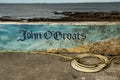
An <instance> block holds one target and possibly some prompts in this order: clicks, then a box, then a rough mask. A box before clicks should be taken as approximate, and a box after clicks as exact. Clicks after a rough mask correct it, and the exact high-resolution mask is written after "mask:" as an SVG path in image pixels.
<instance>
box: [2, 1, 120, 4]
mask: <svg viewBox="0 0 120 80" xmlns="http://www.w3.org/2000/svg"><path fill="white" fill-rule="evenodd" d="M62 3H73V4H74V3H120V2H117V1H116V2H60V3H59V2H54V3H50V2H49V3H46V2H43V3H38V2H35V3H31V2H29V3H27V2H26V3H14V2H13V3H11V2H5V3H0V4H62Z"/></svg>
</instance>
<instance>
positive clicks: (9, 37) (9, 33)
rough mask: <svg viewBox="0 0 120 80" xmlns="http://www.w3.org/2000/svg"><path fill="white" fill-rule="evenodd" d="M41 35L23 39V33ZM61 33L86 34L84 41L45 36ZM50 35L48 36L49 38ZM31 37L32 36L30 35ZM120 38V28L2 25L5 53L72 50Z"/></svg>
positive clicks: (1, 45) (1, 41) (0, 46)
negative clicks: (12, 51)
mask: <svg viewBox="0 0 120 80" xmlns="http://www.w3.org/2000/svg"><path fill="white" fill-rule="evenodd" d="M20 30H26V31H27V32H30V31H32V32H35V33H41V34H42V37H41V38H39V39H31V38H30V39H28V38H27V39H26V40H24V41H18V40H19V39H23V35H22V32H20ZM47 31H51V32H53V33H54V32H57V31H59V32H61V33H70V34H73V33H80V34H84V35H85V36H86V38H84V39H80V40H78V39H74V40H73V39H67V38H65V39H63V38H60V36H58V37H59V40H56V39H55V38H54V36H52V37H51V38H49V39H46V38H45V37H44V36H43V35H44V34H45V33H46V32H47ZM49 35H50V34H48V35H47V36H49ZM28 36H30V35H28ZM116 37H120V26H118V25H106V26H97V25H96V26H91V25H86V26H85V25H77V26H75V25H41V24H31V25H30V24H27V25H25V24H22V25H19V24H0V50H5V51H11V50H15V51H36V50H47V49H51V48H70V47H75V46H79V45H84V44H90V43H94V42H97V41H101V40H106V39H111V38H116Z"/></svg>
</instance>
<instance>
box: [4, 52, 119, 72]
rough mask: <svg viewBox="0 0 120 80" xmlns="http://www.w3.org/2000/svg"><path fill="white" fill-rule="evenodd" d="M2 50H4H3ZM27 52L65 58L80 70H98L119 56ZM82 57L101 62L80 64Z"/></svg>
mask: <svg viewBox="0 0 120 80" xmlns="http://www.w3.org/2000/svg"><path fill="white" fill-rule="evenodd" d="M3 52H5V51H3ZM8 52H15V51H8ZM25 53H26V52H25ZM27 53H28V52H27ZM29 53H32V54H46V55H51V56H57V57H61V58H63V59H65V60H67V61H71V66H72V67H73V68H74V69H76V70H78V71H82V72H98V71H101V70H102V69H104V68H105V67H107V66H108V65H110V63H111V62H112V60H113V59H116V58H118V57H120V55H119V56H114V57H112V58H111V59H110V60H108V58H107V57H106V56H102V55H97V54H91V53H84V54H79V55H77V56H76V57H69V56H64V55H61V54H55V53H49V52H29ZM84 57H96V58H99V59H100V60H101V62H100V63H98V64H94V65H84V64H81V63H80V62H79V61H78V59H81V58H84Z"/></svg>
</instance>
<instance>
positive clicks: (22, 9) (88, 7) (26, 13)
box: [0, 2, 120, 18]
mask: <svg viewBox="0 0 120 80" xmlns="http://www.w3.org/2000/svg"><path fill="white" fill-rule="evenodd" d="M55 11H57V12H63V11H67V12H69V11H71V12H112V11H113V12H120V2H118V3H56V4H55V3H49V4H47V3H34V4H0V17H2V16H11V17H17V18H33V17H43V18H60V17H62V16H64V15H55V14H54V12H55Z"/></svg>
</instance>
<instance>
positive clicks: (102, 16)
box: [0, 12, 120, 22]
mask: <svg viewBox="0 0 120 80" xmlns="http://www.w3.org/2000/svg"><path fill="white" fill-rule="evenodd" d="M54 14H55V15H64V17H61V18H42V17H36V18H28V19H24V18H15V17H14V18H13V17H11V16H3V17H0V21H3V22H7V21H10V22H41V21H43V22H52V21H53V22H57V21H58V22H59V21H63V22H65V21H120V12H54Z"/></svg>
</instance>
